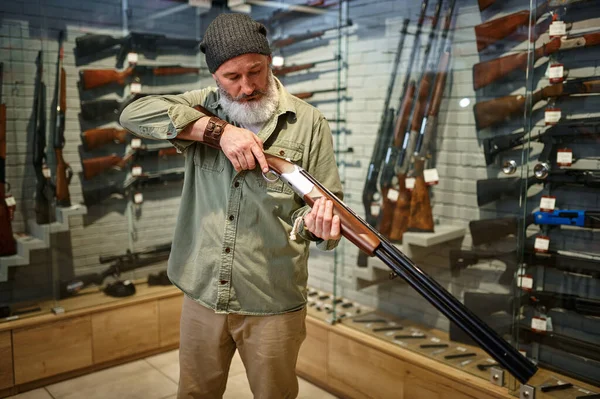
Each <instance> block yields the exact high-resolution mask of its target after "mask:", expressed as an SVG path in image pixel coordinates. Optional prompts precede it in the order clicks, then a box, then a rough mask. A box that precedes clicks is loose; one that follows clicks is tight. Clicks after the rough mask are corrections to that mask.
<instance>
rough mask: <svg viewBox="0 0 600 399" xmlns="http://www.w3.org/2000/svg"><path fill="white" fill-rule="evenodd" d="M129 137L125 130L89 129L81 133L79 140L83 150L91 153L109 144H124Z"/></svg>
mask: <svg viewBox="0 0 600 399" xmlns="http://www.w3.org/2000/svg"><path fill="white" fill-rule="evenodd" d="M129 136H130V134H129V132H128V131H127V130H125V129H116V128H105V129H89V130H86V131H85V132H83V133H81V140H82V142H83V147H84V149H85V150H86V151H92V150H95V149H97V148H100V147H102V146H104V145H106V144H110V143H115V144H125V143H126V142H127V137H129Z"/></svg>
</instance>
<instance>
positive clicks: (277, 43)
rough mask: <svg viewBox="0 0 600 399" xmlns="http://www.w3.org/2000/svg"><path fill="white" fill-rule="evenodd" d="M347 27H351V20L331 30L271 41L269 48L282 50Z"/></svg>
mask: <svg viewBox="0 0 600 399" xmlns="http://www.w3.org/2000/svg"><path fill="white" fill-rule="evenodd" d="M348 26H352V21H351V20H348V23H347V24H346V25H344V26H332V27H331V28H327V29H323V30H318V31H312V32H306V33H300V34H297V35H289V36H287V37H283V38H281V39H275V40H273V41H272V42H271V47H272V48H282V47H287V46H291V45H292V44H296V43H299V42H303V41H305V40H310V39H316V38H317V37H322V36H323V35H324V34H325V33H327V32H329V31H331V30H336V29H341V28H346V27H348Z"/></svg>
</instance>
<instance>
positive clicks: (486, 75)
mask: <svg viewBox="0 0 600 399" xmlns="http://www.w3.org/2000/svg"><path fill="white" fill-rule="evenodd" d="M598 44H600V32H591V33H585V34H582V35H576V36H567V37H555V38H553V39H550V41H548V43H546V44H544V45H542V46H541V47H538V48H537V49H535V51H534V59H536V60H537V59H539V58H541V57H544V56H549V55H551V54H554V53H557V52H559V51H566V50H572V49H575V48H582V47H592V46H597V45H598ZM527 57H528V53H527V52H518V53H515V54H511V55H507V56H504V57H500V58H496V59H493V60H490V61H484V62H480V63H478V64H475V65H474V66H473V87H474V88H475V90H477V89H480V88H482V87H485V86H487V85H489V84H491V83H493V82H495V81H497V80H499V79H502V78H504V77H506V76H507V75H508V74H509V73H511V72H513V71H516V70H518V69H524V68H525V67H526V66H527Z"/></svg>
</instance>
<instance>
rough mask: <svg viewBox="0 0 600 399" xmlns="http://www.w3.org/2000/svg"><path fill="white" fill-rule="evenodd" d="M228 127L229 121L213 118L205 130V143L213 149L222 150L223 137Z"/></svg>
mask: <svg viewBox="0 0 600 399" xmlns="http://www.w3.org/2000/svg"><path fill="white" fill-rule="evenodd" d="M227 125H228V123H227V121H224V120H223V119H220V118H217V117H216V116H212V117H211V118H210V119H209V120H208V123H207V124H206V128H205V129H204V142H205V143H206V144H208V145H210V146H212V147H216V148H221V145H220V141H221V135H223V132H224V131H225V126H227Z"/></svg>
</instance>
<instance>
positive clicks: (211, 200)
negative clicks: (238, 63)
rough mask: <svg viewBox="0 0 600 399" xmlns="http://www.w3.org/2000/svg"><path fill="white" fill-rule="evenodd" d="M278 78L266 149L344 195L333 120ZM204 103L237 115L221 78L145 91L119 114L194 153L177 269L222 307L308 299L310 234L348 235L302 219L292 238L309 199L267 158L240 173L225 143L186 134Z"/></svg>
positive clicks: (174, 275)
mask: <svg viewBox="0 0 600 399" xmlns="http://www.w3.org/2000/svg"><path fill="white" fill-rule="evenodd" d="M276 82H277V85H278V89H279V105H278V107H277V110H276V112H275V114H274V115H273V116H272V117H271V119H270V120H268V121H267V122H266V123H265V124H264V126H263V127H262V129H261V130H260V131H259V132H258V136H259V137H260V138H261V139H262V140H263V143H264V151H265V153H268V154H273V155H277V156H281V157H285V158H288V159H290V160H291V161H293V162H294V163H296V164H298V165H300V166H301V167H303V168H304V169H306V170H307V171H308V173H310V174H311V175H313V176H314V177H315V178H316V179H317V180H318V181H320V182H321V183H322V184H323V185H324V186H325V187H327V188H328V189H329V190H331V191H332V192H333V193H334V194H336V195H337V196H338V197H339V198H340V199H341V198H342V187H341V183H340V178H339V174H338V169H337V165H336V161H335V158H334V152H333V139H332V135H331V130H330V129H329V125H328V123H327V120H325V118H324V117H323V115H321V113H320V112H319V111H318V110H317V109H316V108H315V107H313V106H311V105H309V104H307V103H306V102H304V101H302V100H300V99H298V98H296V97H294V96H292V95H290V94H289V93H288V92H287V91H286V90H285V88H284V87H283V85H282V84H281V83H280V82H279V81H278V80H276ZM198 104H200V105H203V106H204V107H205V108H207V109H208V110H209V111H211V112H213V113H214V114H216V115H218V116H219V117H220V118H222V119H225V120H227V121H228V122H231V121H230V119H229V118H228V117H227V115H225V114H224V111H223V109H222V108H221V106H220V105H219V101H218V91H217V89H216V88H212V87H211V88H206V89H202V90H194V91H190V92H186V93H184V94H181V95H169V96H149V97H144V98H142V99H139V100H137V101H135V102H133V103H132V104H130V105H129V106H128V107H127V108H125V110H124V111H123V113H122V114H121V117H120V122H121V125H123V127H124V128H126V129H127V130H129V131H131V132H132V133H134V134H135V135H137V136H140V137H143V138H148V139H159V140H160V139H167V140H170V141H171V143H173V145H174V146H175V147H176V148H177V149H179V150H180V151H182V152H183V153H184V154H185V179H184V182H183V191H182V195H181V205H180V209H179V215H178V217H177V223H176V227H175V235H174V238H173V245H172V248H171V256H170V258H169V266H168V275H169V278H170V279H171V281H172V282H173V283H174V284H175V285H176V286H177V287H179V288H180V289H181V290H182V291H183V292H184V293H185V294H186V295H188V296H189V297H191V298H192V299H194V300H196V301H198V302H199V303H201V304H203V305H205V306H207V307H209V308H212V309H214V310H215V311H216V312H217V313H239V314H247V315H269V314H278V313H284V312H289V311H294V310H297V309H301V308H303V307H304V306H305V304H306V282H307V278H308V269H307V261H308V254H309V244H310V242H311V241H315V242H317V246H318V247H319V248H321V249H323V250H330V249H333V248H335V246H336V245H337V243H338V241H339V240H329V241H323V240H321V239H318V238H317V237H315V236H314V235H312V234H311V233H310V232H308V231H305V230H304V229H303V226H302V223H301V221H299V226H300V227H299V231H298V234H297V238H296V240H291V239H290V237H289V235H290V232H291V231H292V228H293V225H294V221H295V219H296V218H298V217H302V216H304V214H306V213H308V212H309V211H310V207H308V206H307V205H306V204H305V203H304V201H303V200H302V199H301V198H300V197H299V196H298V195H296V194H295V193H294V192H293V191H292V190H291V189H290V188H289V187H288V185H285V184H284V183H283V182H282V181H281V180H278V181H275V182H268V181H266V180H265V179H264V178H263V176H262V173H261V171H260V168H258V167H257V168H255V169H253V170H246V171H241V172H239V173H238V172H236V171H235V169H234V168H233V165H232V164H231V162H230V161H229V160H228V159H227V157H226V156H225V154H223V152H222V151H220V150H217V149H214V148H211V147H209V146H207V145H205V144H203V143H201V142H196V141H189V140H181V139H177V138H176V137H177V135H178V134H179V133H180V132H181V131H182V130H183V129H184V128H185V127H186V126H187V125H189V124H190V123H192V122H194V121H196V120H197V119H199V118H201V117H203V116H204V114H202V113H201V112H199V111H197V110H195V109H193V108H192V107H193V106H195V105H198ZM157 222H158V223H162V221H160V220H158V221H157Z"/></svg>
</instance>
